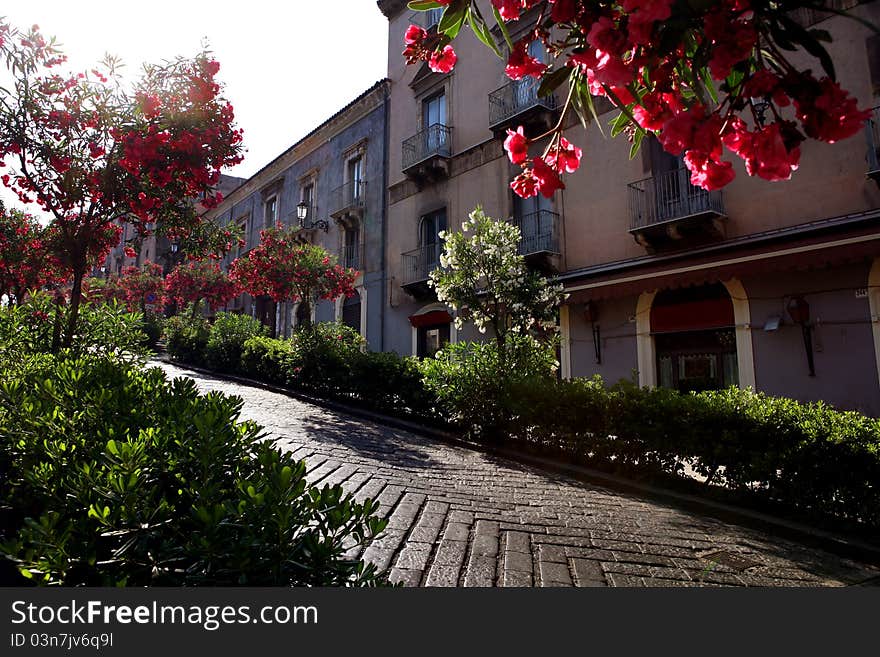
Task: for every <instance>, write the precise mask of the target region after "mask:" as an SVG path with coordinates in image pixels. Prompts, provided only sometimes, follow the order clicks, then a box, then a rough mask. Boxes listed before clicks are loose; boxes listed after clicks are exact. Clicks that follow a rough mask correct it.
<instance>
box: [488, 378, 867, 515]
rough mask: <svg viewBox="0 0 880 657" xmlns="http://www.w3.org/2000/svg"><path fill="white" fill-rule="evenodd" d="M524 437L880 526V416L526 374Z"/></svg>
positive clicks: (511, 428) (510, 400)
mask: <svg viewBox="0 0 880 657" xmlns="http://www.w3.org/2000/svg"><path fill="white" fill-rule="evenodd" d="M506 404H507V409H506V410H507V418H508V422H507V424H506V426H505V430H506V435H507V436H508V438H509V439H510V440H512V441H517V442H523V443H530V444H535V445H539V446H542V447H544V448H550V449H552V450H554V451H561V452H564V453H567V454H570V455H572V456H573V457H575V458H576V459H577V460H579V461H582V462H586V463H589V464H591V465H597V466H599V467H603V468H605V469H610V470H614V471H617V472H621V473H624V474H627V475H645V474H649V475H650V474H654V475H663V476H668V475H674V476H682V475H684V474H685V469H686V468H688V469H690V470H692V471H693V472H694V473H696V474H697V475H698V476H699V477H701V478H703V479H704V480H705V481H706V482H707V484H710V485H711V484H717V485H718V486H720V487H723V488H725V489H727V490H728V491H731V492H733V493H735V494H739V495H740V496H741V497H745V498H751V499H752V500H763V501H765V502H769V503H772V504H774V505H778V506H783V507H786V508H788V509H793V510H797V511H798V512H801V513H802V514H804V515H809V516H812V517H817V518H821V517H824V518H828V517H835V518H838V519H843V520H847V521H851V522H853V523H857V524H860V525H864V526H870V527H874V528H880V420H877V419H873V418H868V417H865V416H863V415H861V414H859V413H854V412H842V411H837V410H834V409H832V408H830V407H829V406H827V405H825V404H822V403H813V404H804V403H799V402H796V401H793V400H790V399H784V398H776V397H769V396H767V395H764V394H762V393H754V392H752V391H750V390H741V389H739V388H734V387H732V388H729V389H727V390H718V391H707V392H701V393H698V394H687V395H684V394H679V393H677V392H675V391H672V390H667V389H663V388H653V389H649V388H639V387H638V386H636V385H634V384H632V383H629V382H621V383H619V384H617V385H615V386H613V387H611V388H607V387H606V386H605V385H604V384H603V383H602V381H601V379H599V378H596V379H593V380H584V379H575V380H573V381H554V382H552V383H550V384H548V383H547V382H546V381H532V382H520V383H518V384H516V385H515V386H514V389H513V390H512V391H511V394H510V395H509V396H507V397H506Z"/></svg>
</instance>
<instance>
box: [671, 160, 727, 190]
mask: <svg viewBox="0 0 880 657" xmlns="http://www.w3.org/2000/svg"><path fill="white" fill-rule="evenodd" d="M684 163H685V166H687V168H688V169H689V170H690V172H691V184H693V185H696V186H697V187H702V188H703V189H706V190H709V191H712V190H714V189H721V188H722V187H724V186H725V185H728V184H730V182H731V181H732V180H733V179H734V177H735V176H736V173H735V172H734V171H733V165H732V164H731V163H730V162H723V161H720V160H717V161H716V160H713V159H711V158H709V157H706V154H705V153H702V152H700V151H688V152H687V153H686V154H685V156H684Z"/></svg>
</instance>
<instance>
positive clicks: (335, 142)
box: [208, 80, 389, 351]
mask: <svg viewBox="0 0 880 657" xmlns="http://www.w3.org/2000/svg"><path fill="white" fill-rule="evenodd" d="M388 86H389V85H388V83H387V81H385V80H382V81H380V82H378V83H376V84H375V85H374V86H373V87H371V88H370V89H368V90H367V91H365V92H364V93H362V94H361V95H360V96H358V97H357V98H356V99H355V100H353V101H352V102H351V103H349V104H348V105H347V106H346V107H344V108H343V109H341V110H340V111H339V112H337V113H336V114H335V115H334V116H332V117H331V118H329V119H328V120H327V121H325V122H324V123H323V124H321V125H320V126H318V127H317V128H315V129H314V130H313V131H311V132H310V133H309V134H308V135H307V136H306V137H304V138H303V139H301V140H300V141H298V142H297V143H295V144H294V145H293V146H291V147H290V148H288V149H287V150H285V151H284V152H283V153H282V154H281V155H279V156H278V157H277V158H276V159H274V160H273V161H272V162H270V163H269V164H267V165H266V166H265V167H263V168H262V169H261V170H260V171H258V172H257V173H256V174H255V175H254V176H252V177H251V178H249V179H248V180H247V181H245V182H244V184H242V185H241V186H239V187H238V188H237V189H236V190H235V191H233V192H232V193H231V194H229V195H228V196H227V197H226V198H224V200H223V202H222V203H221V204H220V205H219V206H218V207H217V208H216V209H215V210H213V211H212V212H210V213H209V214H208V217H209V218H210V219H213V220H214V221H216V222H218V223H220V224H222V225H236V226H238V227H240V229H241V232H242V234H243V236H244V241H245V244H244V246H242V247H240V248H238V249H236V250H235V251H234V252H233V253H230V254H229V255H228V256H227V258H226V260H225V264H226V265H227V266H228V265H229V263H230V262H231V261H232V260H233V259H234V258H236V257H238V256H241V255H244V254H246V253H247V251H248V250H249V249H252V248H254V247H255V246H256V245H257V244H259V242H260V231H261V230H263V229H264V228H267V227H270V226H272V225H275V224H276V223H277V222H281V223H282V224H283V225H285V226H301V230H300V233H299V234H300V236H301V238H302V239H304V240H307V241H309V242H311V243H313V244H318V245H320V246H322V247H324V248H325V249H327V250H328V251H329V252H330V253H331V254H334V255H336V256H337V257H338V259H339V262H340V264H342V265H344V266H346V267H351V268H353V269H356V270H357V271H358V272H360V274H359V276H358V279H357V281H356V284H355V287H356V289H357V295H356V296H355V297H353V298H351V299H339V300H338V301H336V302H327V301H322V302H320V303H319V304H318V305H317V306H316V307H315V308H309V309H308V310H307V305H306V304H295V303H274V302H273V301H272V300H271V299H269V298H251V297H250V296H248V295H242V296H241V297H239V298H238V299H236V300H235V301H233V302H232V303H230V304H229V306H228V307H227V310H229V311H233V312H244V313H248V314H251V315H253V316H254V317H257V318H259V319H260V320H261V321H262V322H263V323H264V324H266V325H267V326H269V327H270V329H271V331H272V332H273V334H275V335H279V336H289V335H290V334H291V332H292V330H293V329H294V328H295V327H296V326H297V324H299V323H302V322H304V321H307V320H308V321H312V322H325V321H336V320H338V321H344V322H345V323H346V324H348V325H349V326H352V327H353V328H355V329H356V330H358V331H359V332H360V333H361V335H362V336H363V337H364V338H366V340H367V343H368V345H369V348H370V349H373V350H377V351H381V350H383V349H384V348H385V345H384V343H383V340H382V335H383V329H384V327H383V322H384V310H385V303H384V296H383V289H384V275H383V272H384V249H383V247H384V235H383V231H384V230H385V222H384V217H385V212H384V204H385V193H384V189H385V187H386V184H385V170H386V166H385V158H386V148H385V144H386V142H387V136H386V127H387V121H386V117H387V116H388ZM300 204H303V205H304V206H305V207H306V208H307V211H306V216H305V218H304V219H303V220H302V221H300V219H299V218H298V216H297V206H298V205H300ZM304 313H308V314H309V317H305V316H304Z"/></svg>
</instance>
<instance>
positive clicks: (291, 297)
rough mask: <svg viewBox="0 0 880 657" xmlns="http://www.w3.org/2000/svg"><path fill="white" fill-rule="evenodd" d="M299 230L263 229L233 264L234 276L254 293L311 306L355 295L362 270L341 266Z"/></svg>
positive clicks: (243, 286) (249, 291)
mask: <svg viewBox="0 0 880 657" xmlns="http://www.w3.org/2000/svg"><path fill="white" fill-rule="evenodd" d="M298 231H299V229H298V228H284V227H282V226H281V225H280V224H279V225H277V226H275V227H273V228H267V229H266V230H263V231H261V232H260V243H259V245H258V246H256V247H255V248H253V249H251V250H250V251H248V253H247V255H245V256H243V257H240V258H237V259H236V260H235V261H234V262H233V263H232V265H231V267H230V269H229V271H230V275H231V276H232V277H233V279H234V280H236V281H237V282H238V284H239V285H240V286H241V288H242V289H243V290H244V291H245V292H247V293H248V294H250V295H252V296H255V297H258V296H268V297H270V298H271V299H272V300H273V301H275V302H284V301H290V302H294V303H296V302H299V303H303V304H306V306H307V307H308V308H312V307H314V305H315V304H316V303H317V302H318V300H319V299H326V300H329V301H333V300H335V299H338V298H339V297H342V296H345V297H351V296H354V294H355V289H354V283H355V280H356V279H357V277H358V272H357V271H356V270H354V269H349V268H345V267H343V266H342V265H340V264H339V263H338V262H337V261H336V257H335V256H333V255H331V254H330V253H328V252H327V250H326V249H324V248H323V247H321V246H318V245H316V244H310V243H308V242H304V241H302V240H301V239H299V236H298ZM309 315H310V313H305V316H306V317H308V316H309Z"/></svg>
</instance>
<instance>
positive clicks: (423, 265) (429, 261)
mask: <svg viewBox="0 0 880 657" xmlns="http://www.w3.org/2000/svg"><path fill="white" fill-rule="evenodd" d="M401 260H403V284H404V285H407V284H409V283H418V282H419V281H424V280H427V279H428V274H430V273H431V272H432V271H434V270H435V269H437V267H439V266H440V244H439V243H438V244H427V245H425V246H420V247H419V248H417V249H413V250H412V251H407V252H406V253H404V254H402V255H401Z"/></svg>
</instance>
